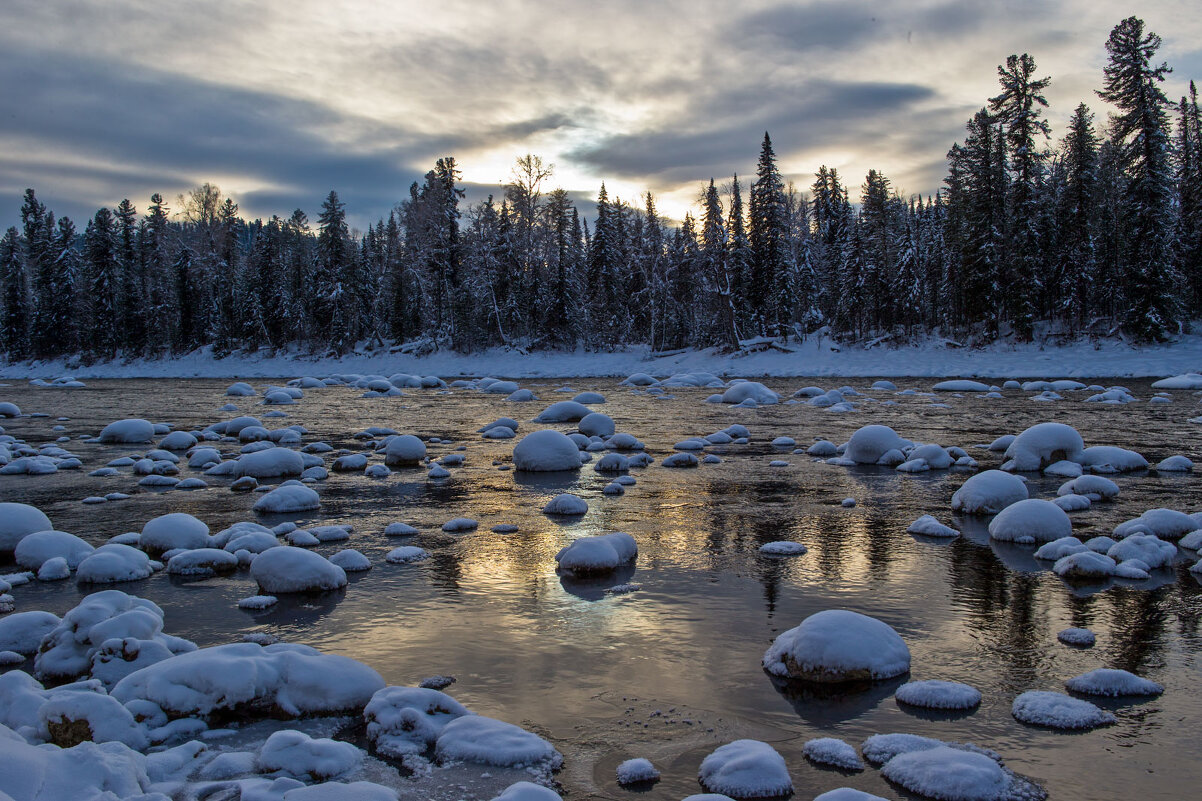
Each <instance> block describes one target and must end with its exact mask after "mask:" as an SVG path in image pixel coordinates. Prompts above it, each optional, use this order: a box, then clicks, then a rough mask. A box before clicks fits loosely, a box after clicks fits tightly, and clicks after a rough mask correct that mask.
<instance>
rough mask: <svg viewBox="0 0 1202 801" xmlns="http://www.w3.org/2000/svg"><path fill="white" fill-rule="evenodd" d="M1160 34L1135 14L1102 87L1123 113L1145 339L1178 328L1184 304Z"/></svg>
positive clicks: (1132, 286)
mask: <svg viewBox="0 0 1202 801" xmlns="http://www.w3.org/2000/svg"><path fill="white" fill-rule="evenodd" d="M1160 44H1161V40H1160V37H1159V36H1157V35H1156V34H1154V33H1147V34H1145V33H1144V23H1143V20H1141V19H1139V18H1137V17H1128V18H1127V19H1125V20H1123V21H1122V22H1120V23H1119V24H1118V25H1116V26H1115V27H1114V30H1112V31H1111V32H1110V38H1109V39H1108V40H1107V41H1106V51H1107V53H1108V54H1109V62H1108V63H1107V65H1106V68H1105V87H1106V88H1105V89H1104V90H1103V91H1100V92H1098V96H1099V97H1101V98H1102V99H1103V100H1105V101H1107V102H1109V103H1112V104H1114V105H1115V106H1116V107H1117V108H1118V109H1119V113H1118V114H1117V115H1115V116H1114V117H1112V118H1111V132H1110V135H1111V139H1112V140H1113V141H1114V142H1115V144H1116V145H1117V147H1118V153H1119V158H1120V164H1121V166H1122V168H1123V171H1124V172H1125V173H1126V177H1127V181H1128V184H1127V193H1126V196H1125V197H1124V212H1125V214H1126V218H1127V232H1126V237H1125V240H1126V241H1125V243H1124V245H1123V249H1122V259H1123V264H1122V267H1123V271H1124V273H1125V276H1126V284H1127V296H1128V306H1127V309H1126V310H1125V312H1124V315H1123V317H1124V327H1125V328H1126V329H1127V330H1128V331H1130V332H1131V333H1132V334H1133V335H1135V336H1136V337H1137V338H1139V339H1141V340H1145V341H1163V340H1164V339H1166V338H1167V337H1168V335H1169V334H1170V333H1171V332H1172V331H1174V330H1175V329H1176V327H1177V319H1178V315H1179V308H1178V303H1177V300H1176V298H1175V297H1174V294H1173V291H1174V287H1175V286H1176V285H1177V280H1178V279H1177V277H1176V270H1175V269H1174V268H1173V264H1172V235H1173V216H1172V215H1173V183H1172V169H1171V163H1170V158H1169V131H1168V127H1169V126H1168V113H1167V107H1168V104H1169V101H1168V98H1167V97H1165V94H1164V91H1163V90H1162V89H1161V88H1160V84H1161V83H1162V82H1163V81H1164V79H1165V75H1167V74H1168V73H1169V72H1170V70H1169V68H1168V65H1166V64H1163V63H1162V64H1160V65H1159V66H1153V65H1152V57H1153V56H1154V55H1155V54H1156V51H1157V50H1158V49H1160Z"/></svg>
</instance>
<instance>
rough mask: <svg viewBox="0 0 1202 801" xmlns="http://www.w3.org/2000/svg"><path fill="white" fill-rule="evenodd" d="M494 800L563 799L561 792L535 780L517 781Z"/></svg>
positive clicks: (540, 800)
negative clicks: (536, 782)
mask: <svg viewBox="0 0 1202 801" xmlns="http://www.w3.org/2000/svg"><path fill="white" fill-rule="evenodd" d="M492 801H563V799H562V798H560V796H559V793H557V792H555V791H554V790H549V789H547V788H546V787H543V786H542V785H538V784H534V783H533V782H517V783H515V784H511V785H509V786H508V787H506V788H505V791H504V792H502V793H501V794H500V795H499V796H497V797H496V798H494V799H492Z"/></svg>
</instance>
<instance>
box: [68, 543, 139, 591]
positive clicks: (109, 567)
mask: <svg viewBox="0 0 1202 801" xmlns="http://www.w3.org/2000/svg"><path fill="white" fill-rule="evenodd" d="M153 572H154V570H153V567H152V566H151V564H150V557H149V556H147V555H146V554H145V553H144V552H142V551H139V550H138V549H137V548H131V547H130V546H128V545H124V544H122V543H116V542H108V543H105V544H104V545H101V546H100V547H99V548H97V549H96V550H95V551H93V552H92V553H91V554H89V555H88V557H87V558H86V559H84V560H83V561H82V562H80V563H79V567H78V568H77V569H76V571H75V579H76V580H77V581H78V582H79V583H81V584H116V583H118V582H122V581H140V580H141V579H144V578H147V577H149V576H150V574H151V573H153Z"/></svg>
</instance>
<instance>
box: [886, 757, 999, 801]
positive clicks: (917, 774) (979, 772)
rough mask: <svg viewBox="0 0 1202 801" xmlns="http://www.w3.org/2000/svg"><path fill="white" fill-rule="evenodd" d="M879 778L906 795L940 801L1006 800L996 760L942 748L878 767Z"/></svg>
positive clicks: (896, 758)
mask: <svg viewBox="0 0 1202 801" xmlns="http://www.w3.org/2000/svg"><path fill="white" fill-rule="evenodd" d="M881 775H882V776H884V777H885V778H886V779H889V780H890V781H891V782H894V783H896V784H898V785H900V786H902V787H904V788H905V789H907V790H909V791H910V792H913V793H917V794H918V795H921V796H925V797H927V798H938V799H943V800H944V801H996V799H1002V798H1006V797H1007V791H1008V790H1009V788H1010V784H1011V778H1010V774H1008V773H1007V772H1006V771H1005V770H1004V769H1003V768H1002V766H1001V765H999V764H998V762H997V760H995V759H993V758H991V757H989V756H986V755H985V754H982V753H978V752H976V751H967V750H964V749H961V748H951V747H950V746H946V745H940V746H939V747H937V748H930V749H925V750H921V751H909V752H906V753H904V754H898V755H897V756H895V757H893V759H890V760H889V761H888V762H886V763H885V764H884V765H883V766H882V767H881Z"/></svg>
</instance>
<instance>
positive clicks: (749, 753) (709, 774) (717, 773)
mask: <svg viewBox="0 0 1202 801" xmlns="http://www.w3.org/2000/svg"><path fill="white" fill-rule="evenodd" d="M697 780H698V781H699V782H701V786H702V787H704V788H705V789H706V790H708V791H710V792H713V793H722V794H724V795H728V796H731V797H733V798H772V797H776V796H785V795H790V794H791V793H792V792H793V780H792V779H790V778H789V769H788V768H787V767H786V766H785V760H784V758H782V757H781V755H780V754H778V753H777V752H776V750H775V749H774V748H773V747H772V746H770V745H768V743H764V742H760V741H759V740H735V741H734V742H732V743H727V744H726V745H723V746H719V747H718V748H717V749H715V750H714V751H713V752H711V753H710V754H709V755H708V756H707V757H706V758H705V759H703V760H701V768H700V769H699V770H698V772H697Z"/></svg>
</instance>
